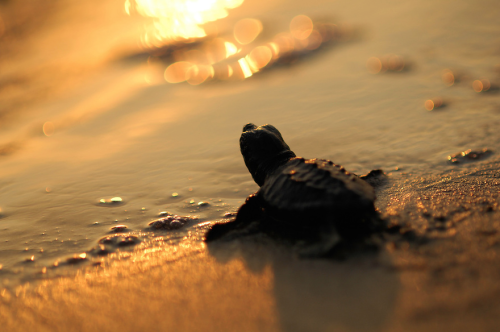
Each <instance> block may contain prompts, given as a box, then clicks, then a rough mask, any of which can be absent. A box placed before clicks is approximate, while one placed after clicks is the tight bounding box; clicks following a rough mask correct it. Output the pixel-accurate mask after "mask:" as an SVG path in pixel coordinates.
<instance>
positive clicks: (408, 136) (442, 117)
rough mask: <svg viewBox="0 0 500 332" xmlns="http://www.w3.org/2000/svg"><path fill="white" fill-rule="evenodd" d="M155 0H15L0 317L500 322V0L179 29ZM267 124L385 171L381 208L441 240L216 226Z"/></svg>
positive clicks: (243, 11) (299, 9)
mask: <svg viewBox="0 0 500 332" xmlns="http://www.w3.org/2000/svg"><path fill="white" fill-rule="evenodd" d="M158 3H160V2H158ZM183 3H184V2H183V1H177V2H175V1H171V2H170V4H177V5H178V7H179V8H181V7H182V6H181V5H182V4H183ZM214 3H215V2H214ZM217 3H218V2H217ZM127 4H128V5H127ZM139 4H140V1H137V2H134V1H127V2H125V1H122V0H110V1H104V2H103V1H86V2H84V3H83V2H82V3H76V2H74V3H65V2H62V1H52V2H51V3H50V4H48V5H46V4H44V5H42V4H39V3H37V2H36V1H27V2H26V3H25V2H21V1H15V0H11V1H0V325H1V326H2V328H1V329H2V331H26V330H33V331H95V330H97V329H100V330H106V331H108V330H109V331H137V330H146V329H149V330H153V331H164V330H178V331H199V330H201V329H203V330H207V331H394V332H396V331H471V330H474V331H497V330H498V329H499V327H500V320H499V318H498V317H499V309H500V301H499V300H498V294H499V292H500V284H499V283H498V280H499V277H500V269H499V268H498V266H500V264H498V263H499V260H500V198H499V195H500V171H499V170H500V156H499V154H498V151H500V131H499V130H498V128H499V127H500V93H499V86H500V46H499V45H500V24H499V23H498V17H500V5H499V4H497V3H496V2H495V1H486V0H484V1H479V2H476V3H474V4H472V3H469V2H468V1H445V0H439V1H421V2H418V3H411V4H409V3H408V4H407V3H405V4H403V3H400V2H398V1H393V0H384V1H382V3H381V2H377V3H373V2H368V1H354V2H352V1H351V2H348V1H333V2H328V1H320V0H317V1H312V2H308V3H303V2H299V1H293V2H287V3H285V2H283V1H280V0H275V1H271V2H264V1H260V0H255V1H250V0H245V1H244V2H241V3H237V2H230V1H228V2H227V3H222V5H221V6H223V7H221V8H222V9H221V8H219V9H217V11H216V12H213V13H211V14H210V15H212V16H213V17H212V16H210V15H208V14H207V13H209V12H204V13H203V15H208V16H207V17H212V18H211V19H210V22H208V23H207V24H205V25H200V27H201V28H203V29H204V31H205V32H206V34H207V36H205V37H203V38H201V39H198V40H197V41H195V42H190V43H179V42H175V43H173V42H171V44H170V45H174V46H164V45H167V44H168V43H167V44H164V45H163V44H162V45H163V46H161V45H160V41H155V40H154V39H151V37H149V39H148V38H146V37H145V36H147V34H148V33H151V23H152V22H153V21H154V20H155V19H154V18H152V17H149V18H148V17H144V15H141V11H140V7H139ZM218 4H219V3H218ZM136 5H137V7H135V6H136ZM219 5H220V4H219ZM224 6H226V7H224ZM228 6H230V7H228ZM231 6H232V7H234V8H231ZM176 8H177V7H176ZM127 10H128V11H129V13H130V15H127V13H126V11H127ZM158 10H159V9H158ZM176 10H180V9H176ZM226 12H227V17H223V16H224V15H223V14H224V13H226ZM143 14H144V13H143ZM181 14H182V15H184V14H183V13H179V15H180V16H179V17H184V18H185V19H186V20H187V19H188V18H189V16H188V15H187V14H185V15H186V16H182V15H181ZM200 15H201V14H200ZM297 17H298V18H297ZM304 17H306V19H304ZM244 19H246V21H242V20H244ZM207 20H208V19H207ZM294 20H296V21H294ZM297 20H299V21H300V20H302V21H300V22H305V23H303V24H305V25H306V26H307V24H309V23H308V22H313V23H311V24H314V29H310V30H307V29H306V30H307V34H306V35H307V36H306V37H304V35H303V34H304V32H303V31H302V30H300V29H302V28H294V23H293V22H298V21H297ZM304 20H305V21H304ZM307 20H310V21H307ZM241 22H244V23H246V24H249V25H248V26H252V24H253V25H254V26H256V27H257V28H256V29H257V30H255V31H257V32H255V33H254V35H255V36H253V38H254V39H252V40H251V41H249V42H248V43H247V42H246V41H242V39H239V36H238V35H237V33H236V32H233V30H234V31H236V30H235V29H236V27H237V26H238V24H243V23H241ZM301 24H302V23H301ZM300 26H303V25H300ZM187 27H190V26H187ZM191 28H193V29H194V30H193V31H195V32H193V33H196V31H198V30H197V28H199V27H197V26H194V27H193V26H191ZM148 29H149V30H148ZM169 29H170V30H168V31H173V30H172V29H173V28H169ZM248 29H250V28H248ZM294 29H295V30H294ZM297 29H298V30H297ZM245 31H247V32H248V31H250V30H245ZM297 31H298V32H297ZM301 31H302V32H301ZM300 33H302V35H301V34H300ZM149 36H151V35H149ZM162 43H166V42H165V41H163V42H162ZM217 45H223V46H224V52H223V53H221V54H223V55H220V54H219V53H217V52H215V51H213V50H214V49H216V47H218V46H217ZM287 45H288V46H287ZM290 45H294V46H293V47H292V46H290ZM233 46H234V47H233ZM286 47H288V48H286ZM210 50H212V51H210ZM217 57H219V58H217ZM216 58H217V60H214V59H216ZM200 59H202V60H200ZM203 59H204V60H203ZM207 59H208V60H207ZM263 59H264V60H265V61H264V60H263ZM197 61H198V62H197ZM178 63H180V65H176V66H177V67H171V66H172V65H174V64H178ZM193 64H195V65H193ZM168 68H170V69H168ZM172 68H174V69H175V68H177V69H179V68H184V69H183V70H185V71H175V70H177V69H175V70H174V69H172ZM207 68H208V69H207ZM224 70H225V71H224ZM179 73H180V74H179ZM179 75H180V76H179ZM179 77H180V78H179ZM179 80H181V81H179ZM182 80H184V81H182ZM174 81H176V82H177V81H179V82H178V83H174ZM248 122H254V123H256V124H265V123H271V124H273V125H275V126H276V127H277V128H278V129H279V130H280V131H281V133H282V134H283V137H284V139H285V140H286V142H287V143H288V144H289V145H290V147H291V148H292V150H294V151H295V153H296V154H297V155H299V156H303V157H306V158H314V157H317V158H325V159H331V160H333V161H334V162H335V163H337V164H341V165H343V166H345V168H346V169H348V170H349V171H352V172H355V173H356V174H364V173H367V172H368V171H370V170H372V169H379V168H380V169H383V170H384V171H385V173H386V175H387V177H388V180H387V182H386V183H385V184H384V185H382V186H380V187H378V188H377V190H376V192H377V201H376V207H377V209H378V210H379V212H380V214H381V215H382V216H383V217H384V218H385V219H386V220H387V221H388V222H390V223H394V224H399V225H401V226H403V227H404V228H405V229H411V230H414V231H415V232H416V234H417V235H418V236H419V237H420V238H422V239H425V241H424V240H422V241H402V240H398V241H387V243H385V244H384V246H383V247H382V248H380V250H379V251H378V252H376V253H373V252H372V253H369V252H366V253H355V254H352V255H348V257H346V258H345V259H343V260H336V259H300V258H298V257H297V256H296V255H295V253H294V251H293V250H291V249H290V247H288V246H287V245H285V244H282V243H280V242H276V241H273V239H270V238H269V237H266V236H264V235H259V236H253V237H248V238H244V239H240V240H235V241H232V242H226V243H217V242H216V243H211V244H209V245H207V244H206V243H204V242H203V238H204V234H205V232H206V230H207V229H208V227H209V226H210V224H212V223H214V222H222V221H224V220H228V218H227V217H225V214H226V213H227V212H234V211H237V209H238V207H239V206H240V205H241V204H242V203H243V202H244V200H245V198H246V197H247V196H248V195H250V194H252V193H253V192H255V191H256V190H257V189H258V186H257V185H256V184H255V183H254V182H253V180H252V178H251V176H250V174H249V172H248V170H247V169H246V167H245V165H244V163H243V160H242V157H241V154H240V151H239V146H238V139H239V136H240V134H241V129H242V127H243V125H244V124H246V123H248ZM469 149H471V151H472V152H470V153H469V154H467V153H468V152H467V151H468V150H469ZM483 149H487V150H486V151H487V152H486V153H484V155H481V151H483ZM461 152H464V153H463V155H462V154H460V153H461ZM474 152H478V153H479V156H478V157H477V158H474V157H473V154H474ZM457 153H459V154H458V155H456V156H454V154H457ZM454 158H455V159H456V160H455V159H454ZM118 197H119V200H118V199H117V198H118ZM113 198H114V202H112V201H111V200H112V199H113ZM162 211H169V212H171V213H173V214H177V215H181V216H187V215H190V216H196V217H197V219H196V220H190V221H189V222H188V223H187V224H186V225H185V226H184V227H182V228H180V229H177V230H171V231H167V230H155V229H152V228H151V227H149V226H148V224H149V223H150V222H151V221H152V220H155V219H157V218H159V216H160V214H161V212H162ZM119 225H124V226H126V228H124V227H123V226H120V227H118V228H116V227H117V226H119ZM113 227H114V229H113ZM106 238H109V239H108V240H107V241H108V242H106V240H105V239H106ZM113 241H114V242H113ZM124 241H129V242H127V243H125V242H124ZM104 244H105V245H104ZM103 248H104V249H105V250H104V249H103Z"/></svg>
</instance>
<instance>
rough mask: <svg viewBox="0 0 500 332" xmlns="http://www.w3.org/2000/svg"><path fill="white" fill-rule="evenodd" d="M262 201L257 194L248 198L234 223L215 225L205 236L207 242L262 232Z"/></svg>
mask: <svg viewBox="0 0 500 332" xmlns="http://www.w3.org/2000/svg"><path fill="white" fill-rule="evenodd" d="M260 203H261V199H260V196H258V194H257V193H255V194H252V195H250V196H248V198H247V199H246V201H245V203H244V204H243V205H242V206H241V207H240V209H239V210H238V214H237V215H236V218H235V219H234V220H233V221H229V222H227V223H224V224H215V225H213V226H212V227H211V228H210V229H209V230H208V232H207V233H206V235H205V241H206V242H210V241H214V240H218V239H222V238H226V239H229V240H230V239H232V238H237V237H240V236H244V235H251V234H254V233H257V232H259V231H260V227H259V225H260V221H261V220H262V217H263V213H262V206H261V204H260Z"/></svg>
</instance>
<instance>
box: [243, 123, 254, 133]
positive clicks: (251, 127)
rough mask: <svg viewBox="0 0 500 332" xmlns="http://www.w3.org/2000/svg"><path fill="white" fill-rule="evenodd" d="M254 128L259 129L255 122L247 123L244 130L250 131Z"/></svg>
mask: <svg viewBox="0 0 500 332" xmlns="http://www.w3.org/2000/svg"><path fill="white" fill-rule="evenodd" d="M254 129H257V126H256V125H254V124H253V123H247V124H246V125H245V126H244V127H243V132H245V131H250V130H254Z"/></svg>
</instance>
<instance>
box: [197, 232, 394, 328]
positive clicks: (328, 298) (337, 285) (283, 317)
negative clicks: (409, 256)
mask: <svg viewBox="0 0 500 332" xmlns="http://www.w3.org/2000/svg"><path fill="white" fill-rule="evenodd" d="M207 248H208V253H209V255H211V256H213V257H214V258H215V259H216V260H217V261H219V262H221V263H227V262H229V261H231V260H233V259H241V260H243V262H244V264H245V267H246V268H247V269H248V270H250V272H251V273H254V274H261V273H263V271H264V269H266V268H269V267H270V268H271V270H272V273H273V278H274V279H273V280H274V285H273V290H272V292H273V296H274V299H275V303H276V311H277V315H278V320H279V323H280V325H281V328H282V330H283V331H287V332H294V331H332V330H336V329H340V330H347V331H381V330H383V328H384V327H385V326H386V325H387V322H388V321H389V320H390V318H391V317H392V315H393V312H394V310H395V306H396V298H397V295H398V292H399V288H400V283H399V278H398V276H397V274H395V273H393V272H391V271H389V270H388V269H384V268H382V267H379V266H377V264H376V259H375V255H374V253H373V252H366V251H364V250H362V251H359V252H357V253H353V254H352V255H350V256H349V257H347V258H346V259H344V260H342V261H340V260H335V259H299V258H298V257H297V256H296V255H295V254H294V251H293V250H291V248H290V247H289V246H288V245H287V244H284V243H280V242H276V241H275V240H274V239H270V238H269V237H267V236H266V235H263V234H258V235H252V236H249V237H245V238H240V239H238V240H234V241H228V242H222V241H216V242H211V243H208V244H207Z"/></svg>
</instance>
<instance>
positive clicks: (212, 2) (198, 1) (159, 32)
mask: <svg viewBox="0 0 500 332" xmlns="http://www.w3.org/2000/svg"><path fill="white" fill-rule="evenodd" d="M242 3H243V0H191V1H185V0H169V1H165V0H126V1H125V11H126V13H127V14H129V15H130V14H131V12H133V11H136V12H137V13H139V14H140V15H142V16H144V17H150V18H152V19H153V20H154V23H153V25H152V26H151V27H150V29H149V31H148V32H147V33H146V34H145V36H144V39H143V42H144V44H145V45H147V46H150V47H151V46H156V47H159V46H161V45H162V44H164V43H165V42H168V41H171V40H187V39H191V38H202V37H205V36H206V32H205V30H204V29H203V28H202V27H201V25H203V24H205V23H207V22H212V21H216V20H219V19H221V18H224V17H226V16H227V15H228V12H227V10H228V9H232V8H236V7H239V6H240V5H241V4H242Z"/></svg>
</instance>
